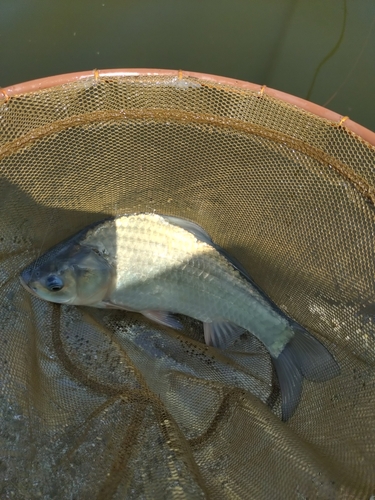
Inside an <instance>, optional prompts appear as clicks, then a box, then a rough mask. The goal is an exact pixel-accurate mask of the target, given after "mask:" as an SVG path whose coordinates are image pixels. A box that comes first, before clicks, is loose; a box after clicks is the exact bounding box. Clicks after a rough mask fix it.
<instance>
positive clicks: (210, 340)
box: [203, 320, 245, 349]
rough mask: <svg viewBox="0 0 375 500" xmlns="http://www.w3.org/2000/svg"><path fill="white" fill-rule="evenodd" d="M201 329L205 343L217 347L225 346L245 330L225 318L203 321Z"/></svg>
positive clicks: (222, 347)
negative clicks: (208, 321)
mask: <svg viewBox="0 0 375 500" xmlns="http://www.w3.org/2000/svg"><path fill="white" fill-rule="evenodd" d="M203 329H204V340H205V342H206V344H207V345H212V346H213V347H218V348H219V349H224V348H225V347H227V346H228V345H229V344H231V343H232V342H233V341H234V340H236V339H237V338H238V337H239V336H240V335H241V333H243V332H244V331H245V330H244V328H242V327H240V326H238V325H236V324H234V323H232V322H231V321H225V320H221V321H212V322H210V323H203Z"/></svg>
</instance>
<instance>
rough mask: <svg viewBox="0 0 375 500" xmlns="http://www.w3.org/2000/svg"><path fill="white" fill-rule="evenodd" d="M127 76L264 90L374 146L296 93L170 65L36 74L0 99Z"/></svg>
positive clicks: (371, 137) (373, 135) (365, 132)
mask: <svg viewBox="0 0 375 500" xmlns="http://www.w3.org/2000/svg"><path fill="white" fill-rule="evenodd" d="M127 76H170V77H176V78H179V79H181V78H187V77H191V78H196V79H198V80H205V81H211V82H213V83H215V84H223V85H229V86H233V87H235V88H240V89H244V90H250V91H253V92H258V93H259V94H260V95H262V94H266V95H268V96H270V97H273V98H275V99H279V100H281V101H284V102H287V103H289V104H291V105H294V106H297V107H299V108H301V109H304V110H305V111H308V112H309V113H312V114H314V115H316V116H318V117H320V118H324V119H325V120H328V121H330V122H332V124H336V125H337V124H338V125H340V126H342V127H345V128H347V129H348V130H350V131H351V132H354V133H355V134H356V135H358V136H359V137H361V138H362V139H363V140H365V141H366V142H368V143H369V144H371V145H372V146H375V132H372V131H371V130H369V129H367V128H365V127H363V126H362V125H359V124H358V123H356V122H354V121H353V120H350V119H349V117H348V116H343V115H340V114H339V113H336V112H334V111H331V110H329V109H327V108H324V107H323V106H319V105H318V104H315V103H312V102H309V101H306V100H305V99H302V98H300V97H296V96H294V95H291V94H287V93H286V92H281V91H280V90H276V89H272V88H270V87H266V86H265V85H258V84H255V83H250V82H246V81H244V80H236V79H234V78H227V77H224V76H216V75H210V74H207V73H198V72H194V71H182V70H171V69H151V68H127V69H126V68H125V69H102V70H97V69H95V70H92V71H81V72H76V73H65V74H61V75H55V76H49V77H46V78H40V79H37V80H30V81H28V82H24V83H19V84H16V85H11V86H9V87H6V88H0V101H4V100H5V101H7V100H8V99H10V98H12V97H15V96H19V95H22V94H27V93H29V92H36V91H38V90H42V89H48V88H52V87H57V86H59V85H63V84H67V83H71V82H75V81H79V80H83V79H87V78H95V79H98V78H100V77H127Z"/></svg>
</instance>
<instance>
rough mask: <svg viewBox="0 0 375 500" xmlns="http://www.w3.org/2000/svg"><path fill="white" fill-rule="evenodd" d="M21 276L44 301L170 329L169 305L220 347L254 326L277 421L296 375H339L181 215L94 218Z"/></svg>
mask: <svg viewBox="0 0 375 500" xmlns="http://www.w3.org/2000/svg"><path fill="white" fill-rule="evenodd" d="M21 282H22V284H23V285H24V286H25V287H26V288H27V289H28V290H29V291H30V292H31V293H34V294H36V295H38V296H39V297H41V298H43V299H45V300H49V301H52V302H58V303H69V304H77V305H88V306H93V307H109V308H120V309H126V310H132V311H138V312H141V313H142V314H144V315H145V316H147V317H149V318H151V319H153V320H154V321H158V322H159V323H162V324H165V325H168V326H171V327H173V328H179V327H180V325H179V322H178V320H177V319H175V318H174V317H173V313H178V314H183V315H186V316H190V317H193V318H195V319H198V320H200V321H202V322H203V324H204V333H205V341H206V343H207V344H209V345H213V346H215V347H219V348H223V347H226V346H227V345H228V343H230V342H231V341H233V340H234V339H235V338H236V337H238V336H239V335H240V333H241V332H243V331H244V330H247V331H249V332H251V333H252V334H254V335H255V336H256V337H258V338H259V339H260V340H261V341H262V342H263V344H264V345H265V346H266V348H267V349H268V351H269V353H270V355H271V357H272V359H273V361H274V364H275V367H276V372H277V375H278V378H279V383H280V388H281V393H282V414H283V419H284V420H287V419H288V418H289V417H290V416H291V415H292V414H293V412H294V410H295V408H296V406H297V404H298V401H299V398H300V393H301V388H302V379H303V377H306V378H310V379H312V380H318V381H320V380H327V379H329V378H331V377H333V376H335V375H337V374H338V365H337V364H336V362H335V361H334V359H333V357H332V356H331V354H330V353H329V351H328V350H327V349H326V348H325V347H324V346H323V345H322V344H321V343H320V342H319V341H317V340H316V339H315V338H314V337H313V336H311V335H310V334H309V333H308V332H307V331H306V330H304V329H303V328H302V327H300V326H299V325H297V323H295V322H294V321H293V320H291V319H290V318H288V317H287V316H285V314H283V313H282V312H281V311H280V310H279V309H278V308H277V307H276V305H275V304H274V303H273V302H272V301H271V300H270V299H269V298H267V297H266V296H265V294H264V293H263V292H262V291H261V290H259V288H258V287H257V286H256V285H255V284H254V283H253V282H252V280H251V278H250V277H249V276H248V275H247V273H246V271H245V270H244V269H243V268H242V267H241V265H240V264H238V263H237V262H235V261H233V260H232V259H231V257H230V256H229V255H227V254H226V253H225V252H224V251H223V250H222V249H221V248H220V247H218V246H217V245H215V244H214V243H213V242H212V240H211V239H210V237H209V235H208V234H207V233H205V231H204V230H203V229H202V228H201V227H200V226H198V225H196V224H194V223H191V222H189V221H185V220H183V219H179V218H175V217H168V216H161V215H157V214H137V215H125V216H121V217H117V218H114V219H109V220H106V221H103V222H100V223H97V224H95V225H93V226H91V227H89V228H86V229H84V230H82V231H81V232H80V233H78V234H77V235H76V236H73V237H72V238H70V239H69V240H67V241H66V242H63V243H62V244H60V245H58V246H57V247H55V248H53V249H51V250H50V251H49V252H47V253H46V254H44V256H42V258H40V259H39V260H38V261H36V262H34V263H33V264H31V265H30V266H29V267H28V268H27V269H25V270H24V271H23V273H22V274H21Z"/></svg>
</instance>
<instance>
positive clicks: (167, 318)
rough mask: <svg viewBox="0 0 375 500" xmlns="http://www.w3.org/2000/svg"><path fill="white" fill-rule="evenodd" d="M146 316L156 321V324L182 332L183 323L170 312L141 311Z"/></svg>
mask: <svg viewBox="0 0 375 500" xmlns="http://www.w3.org/2000/svg"><path fill="white" fill-rule="evenodd" d="M139 312H140V313H142V314H143V316H146V318H148V319H151V320H152V321H155V323H159V324H160V325H164V326H168V327H169V328H174V329H175V330H181V329H182V324H181V322H180V321H179V320H178V319H177V318H176V317H175V316H173V314H171V313H169V312H168V311H150V310H146V311H139Z"/></svg>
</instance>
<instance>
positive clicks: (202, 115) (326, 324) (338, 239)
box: [0, 70, 375, 500]
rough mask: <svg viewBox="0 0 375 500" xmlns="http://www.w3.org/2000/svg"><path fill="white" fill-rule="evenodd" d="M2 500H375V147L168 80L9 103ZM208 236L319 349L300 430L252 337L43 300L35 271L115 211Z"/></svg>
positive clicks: (4, 167)
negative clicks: (27, 271)
mask: <svg viewBox="0 0 375 500" xmlns="http://www.w3.org/2000/svg"><path fill="white" fill-rule="evenodd" d="M0 141H1V142H0V171H1V180H0V200H1V202H0V210H1V216H0V256H1V264H0V332H1V334H0V345H1V349H0V418H1V426H0V497H1V498H16V499H23V498H24V499H30V498H33V499H34V498H45V499H49V498H51V499H52V498H61V499H93V498H97V499H124V498H126V499H174V498H186V499H199V498H212V499H232V498H238V499H247V498H249V499H269V498H280V499H287V498H290V499H292V498H295V499H299V500H302V499H312V498H322V499H331V498H332V499H337V498H344V499H362V498H363V499H366V500H369V499H370V498H375V497H374V495H375V419H374V401H375V371H374V364H375V361H374V360H375V336H374V323H375V304H374V271H375V269H374V267H375V258H374V234H375V219H374V217H375V212H374V204H375V191H374V175H375V147H374V144H375V138H374V134H372V133H371V132H369V131H367V130H365V129H363V128H362V127H360V126H358V125H356V124H355V123H353V122H351V121H350V120H348V119H346V118H342V117H340V116H338V115H336V114H334V113H332V112H330V111H328V110H325V109H323V108H319V107H318V106H314V105H311V104H310V103H307V102H305V101H302V100H300V99H297V98H293V97H291V96H288V95H286V94H282V93H280V92H276V91H273V90H271V89H267V88H264V87H260V86H256V85H252V84H248V83H245V82H238V81H234V80H229V79H225V78H218V77H212V76H209V75H199V74H193V73H182V72H176V71H161V70H160V71H156V70H130V71H129V70H128V71H125V70H114V71H100V72H99V71H95V72H90V73H81V74H71V75H63V76H59V77H55V78H51V79H44V80H38V81H34V82H29V83H27V84H23V85H18V86H14V87H10V88H8V89H4V90H3V91H2V92H0ZM134 212H157V213H162V214H167V215H174V216H178V217H184V218H187V219H189V220H191V221H194V222H196V223H198V224H200V225H201V226H202V227H203V228H204V229H205V230H206V231H207V232H208V233H209V234H210V236H211V237H212V239H213V240H214V241H215V242H216V243H218V244H219V245H221V246H222V247H223V248H224V249H225V250H227V251H228V252H229V253H230V254H232V255H233V256H234V257H235V258H236V259H238V260H239V261H240V262H241V264H242V265H243V266H244V267H245V268H246V270H247V271H248V272H249V274H250V275H251V276H252V277H253V279H254V281H255V282H256V283H257V284H258V285H259V286H260V287H261V288H262V289H263V290H264V291H265V292H266V293H267V294H268V295H269V296H270V297H271V299H272V300H273V301H274V302H275V303H276V304H278V306H279V307H280V308H281V309H282V310H283V311H285V312H286V313H287V314H288V315H289V316H290V317H292V318H294V319H295V320H296V321H298V322H299V323H300V324H301V325H303V326H304V327H305V328H306V329H308V330H309V331H310V332H311V333H313V335H314V336H315V337H316V338H318V339H319V340H321V341H322V342H323V343H324V344H325V345H326V346H327V348H328V349H329V351H330V352H331V353H332V354H333V355H334V357H335V359H336V360H337V362H338V364H339V366H340V370H341V373H340V375H339V376H338V377H335V378H333V379H332V380H329V381H327V382H322V383H316V382H310V381H308V380H305V381H304V383H303V392H302V396H301V400H300V403H299V405H298V408H297V410H296V412H295V414H294V415H293V417H292V418H291V419H290V420H289V421H288V422H282V421H281V418H280V415H281V413H280V412H281V410H280V391H279V387H278V382H277V378H276V377H275V373H274V370H273V368H272V364H271V361H270V357H269V354H268V352H267V351H266V349H265V348H264V347H263V345H262V344H261V343H260V342H259V341H258V340H257V339H256V338H255V337H253V336H252V335H250V334H247V333H245V334H243V335H242V336H241V337H240V338H239V339H238V340H237V341H236V342H235V343H234V344H233V345H231V346H230V347H228V348H227V349H225V350H218V349H214V348H212V347H207V346H206V345H205V344H204V340H203V329H202V325H201V324H200V323H199V322H197V321H195V320H192V319H189V318H182V321H183V324H184V329H183V330H182V331H181V332H178V331H174V330H171V329H168V328H165V327H163V326H158V325H156V324H153V323H151V322H149V321H147V320H146V319H145V318H144V317H142V316H140V315H139V314H135V313H125V312H122V311H109V310H99V309H94V308H89V307H79V306H77V307H76V306H67V305H61V306H60V305H57V304H52V303H48V302H44V301H42V300H40V299H38V298H36V297H33V296H32V295H30V294H28V293H27V291H26V290H24V289H23V288H22V286H21V284H20V281H19V275H20V272H21V270H22V269H23V268H24V267H25V266H27V265H28V264H29V263H30V262H32V261H33V260H34V259H35V258H37V257H38V256H39V255H41V254H42V253H43V252H45V251H46V250H47V249H48V248H50V247H52V246H53V245H55V244H57V243H59V242H60V241H62V240H63V239H64V238H67V237H69V236H71V235H73V234H74V233H75V232H77V231H78V230H80V229H81V228H83V227H85V226H87V225H88V224H90V223H92V222H94V221H99V220H101V219H104V218H105V217H107V216H114V215H121V214H124V213H134Z"/></svg>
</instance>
